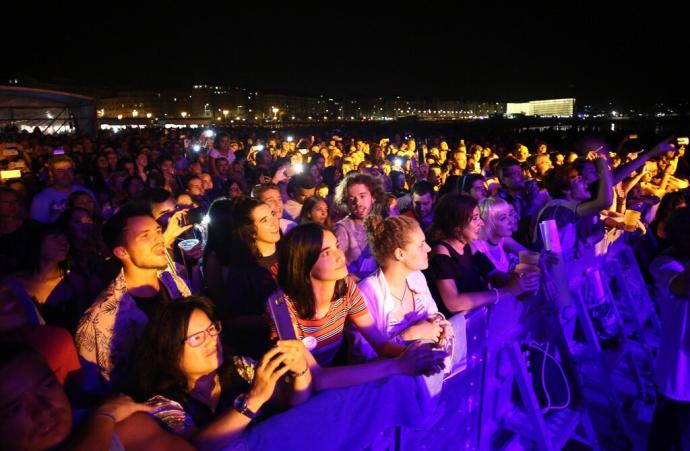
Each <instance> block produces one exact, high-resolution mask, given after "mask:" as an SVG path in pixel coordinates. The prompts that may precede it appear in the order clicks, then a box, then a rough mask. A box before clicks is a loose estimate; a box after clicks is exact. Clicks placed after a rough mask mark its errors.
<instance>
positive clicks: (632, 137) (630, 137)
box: [628, 134, 637, 139]
mask: <svg viewBox="0 0 690 451" xmlns="http://www.w3.org/2000/svg"><path fill="white" fill-rule="evenodd" d="M628 139H637V135H636V134H632V135H628Z"/></svg>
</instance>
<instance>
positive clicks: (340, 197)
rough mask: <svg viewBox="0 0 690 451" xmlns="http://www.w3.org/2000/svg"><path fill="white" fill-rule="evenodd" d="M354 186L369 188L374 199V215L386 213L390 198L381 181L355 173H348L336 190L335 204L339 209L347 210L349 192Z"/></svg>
mask: <svg viewBox="0 0 690 451" xmlns="http://www.w3.org/2000/svg"><path fill="white" fill-rule="evenodd" d="M353 185H364V186H366V187H367V189H368V190H369V192H370V193H371V197H373V198H374V207H373V208H372V213H384V212H385V211H386V208H385V205H386V200H387V199H388V196H386V191H385V190H384V189H383V184H382V183H381V179H380V178H379V177H372V176H370V175H369V174H362V173H359V172H355V171H351V172H350V173H348V174H347V175H346V176H345V178H344V179H343V180H341V181H340V183H339V184H338V186H337V187H336V189H335V202H336V204H337V205H338V206H339V207H341V208H344V209H345V210H347V190H348V188H350V187H351V186H353ZM377 210H381V211H377Z"/></svg>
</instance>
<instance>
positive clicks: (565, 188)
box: [534, 151, 613, 255]
mask: <svg viewBox="0 0 690 451" xmlns="http://www.w3.org/2000/svg"><path fill="white" fill-rule="evenodd" d="M594 161H595V164H596V167H597V174H598V178H599V183H598V191H597V196H596V198H594V199H592V198H591V194H590V192H589V191H588V189H587V185H586V183H585V181H584V179H583V177H582V176H581V175H580V174H579V173H578V171H577V170H576V169H575V167H574V166H572V165H566V166H560V167H558V168H555V169H553V170H552V171H551V172H549V173H548V174H547V175H546V178H545V179H544V186H545V187H546V189H547V190H548V192H549V195H550V197H551V199H552V200H551V201H549V202H548V203H547V204H546V205H545V206H544V208H543V209H542V211H541V212H540V213H539V215H538V220H537V223H540V222H542V221H544V220H547V219H554V220H555V221H556V224H557V225H558V229H559V235H560V237H561V242H562V247H563V249H566V250H573V251H574V252H575V254H574V255H580V254H581V253H582V252H585V250H586V249H591V248H593V247H594V246H595V245H596V244H597V243H599V242H601V241H602V240H603V238H604V226H603V223H602V222H601V221H600V220H599V213H600V212H601V211H602V210H605V209H607V208H608V207H609V206H610V205H611V202H612V199H613V189H612V184H611V182H612V179H611V171H610V169H609V159H608V154H607V153H606V152H603V151H602V152H599V153H597V158H596V159H595V160H594ZM534 237H535V249H542V248H543V243H542V242H541V235H540V234H539V233H534Z"/></svg>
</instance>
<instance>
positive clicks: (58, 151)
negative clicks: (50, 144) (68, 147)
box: [53, 147, 65, 155]
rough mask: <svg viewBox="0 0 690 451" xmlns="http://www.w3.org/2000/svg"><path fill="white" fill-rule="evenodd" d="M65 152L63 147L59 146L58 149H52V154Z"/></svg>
mask: <svg viewBox="0 0 690 451" xmlns="http://www.w3.org/2000/svg"><path fill="white" fill-rule="evenodd" d="M64 154H65V149H63V148H62V147H60V148H59V149H54V150H53V155H64Z"/></svg>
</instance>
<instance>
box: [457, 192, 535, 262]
mask: <svg viewBox="0 0 690 451" xmlns="http://www.w3.org/2000/svg"><path fill="white" fill-rule="evenodd" d="M512 208H513V207H512V206H511V205H510V204H509V203H508V202H506V201H504V200H503V199H501V198H498V197H488V198H486V199H482V200H481V201H480V202H479V215H480V216H481V219H482V222H483V223H484V227H483V228H482V230H481V233H480V236H479V239H478V240H475V241H473V242H472V243H471V244H470V246H471V248H472V252H473V253H477V252H481V253H482V254H484V255H486V256H487V257H488V258H489V260H491V263H493V265H494V267H495V268H496V269H497V270H499V271H501V272H509V271H511V270H513V269H514V268H515V265H516V264H517V263H518V254H519V253H520V251H526V250H527V248H525V247H524V246H523V245H521V244H520V243H518V242H517V241H515V240H514V239H513V238H512V236H513V229H514V226H515V217H514V215H513V214H512Z"/></svg>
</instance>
